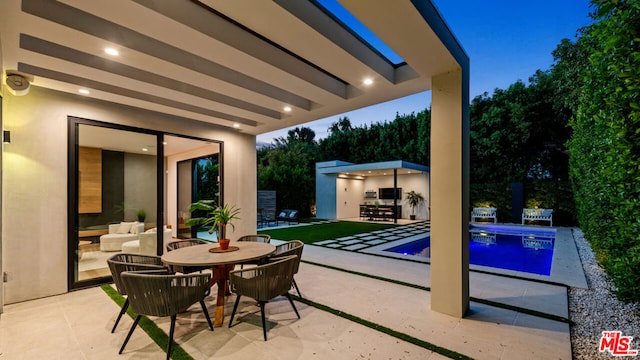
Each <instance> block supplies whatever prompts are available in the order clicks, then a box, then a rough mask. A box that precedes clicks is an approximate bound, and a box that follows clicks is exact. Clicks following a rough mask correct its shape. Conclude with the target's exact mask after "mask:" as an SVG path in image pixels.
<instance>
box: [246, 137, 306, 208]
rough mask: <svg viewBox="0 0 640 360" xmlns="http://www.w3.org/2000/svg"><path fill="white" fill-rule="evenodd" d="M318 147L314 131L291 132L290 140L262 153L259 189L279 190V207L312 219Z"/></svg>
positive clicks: (277, 143)
mask: <svg viewBox="0 0 640 360" xmlns="http://www.w3.org/2000/svg"><path fill="white" fill-rule="evenodd" d="M316 161H317V144H316V142H315V133H314V132H313V130H311V129H310V128H295V129H293V130H289V132H288V136H287V138H286V139H285V138H278V139H276V145H275V146H272V147H267V148H263V149H260V150H258V189H259V190H275V191H276V201H277V204H278V207H279V208H287V209H298V210H299V211H300V213H301V214H302V216H309V215H310V210H311V206H312V205H314V204H315V200H314V199H315V163H316Z"/></svg>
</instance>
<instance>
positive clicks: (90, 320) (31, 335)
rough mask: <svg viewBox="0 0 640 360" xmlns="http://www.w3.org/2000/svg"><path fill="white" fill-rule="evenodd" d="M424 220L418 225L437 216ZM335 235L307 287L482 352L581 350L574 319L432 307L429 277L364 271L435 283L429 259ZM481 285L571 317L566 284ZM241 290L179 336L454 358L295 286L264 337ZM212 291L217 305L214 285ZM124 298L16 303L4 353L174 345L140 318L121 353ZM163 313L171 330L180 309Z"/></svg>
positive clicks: (210, 346) (489, 280)
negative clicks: (220, 319)
mask: <svg viewBox="0 0 640 360" xmlns="http://www.w3.org/2000/svg"><path fill="white" fill-rule="evenodd" d="M424 225H425V224H422V226H420V225H415V226H413V227H418V226H419V227H421V228H423V229H425V228H427V227H426V226H424ZM273 242H274V243H276V244H277V243H278V241H277V239H274V240H273ZM332 245H333V246H343V245H342V244H341V243H340V242H339V241H336V242H335V243H331V244H326V245H325V246H313V245H307V246H305V249H304V252H303V260H304V261H303V263H302V264H301V266H300V272H299V273H298V274H297V275H296V282H297V283H298V285H299V287H300V290H301V292H302V295H303V296H304V297H305V298H306V299H309V300H311V301H314V302H316V303H319V304H322V305H325V306H329V307H331V308H334V309H336V310H340V311H343V312H344V313H347V314H351V315H354V316H357V317H360V318H362V319H365V320H368V321H370V322H372V323H375V324H379V325H381V326H384V327H387V328H390V329H392V330H394V331H398V332H400V333H403V334H406V335H409V336H412V337H414V338H416V339H419V340H421V341H426V342H429V343H431V344H434V345H437V346H440V347H443V348H445V349H449V350H453V351H456V352H458V353H461V354H464V355H466V356H470V357H473V358H476V359H512V358H518V359H520V360H526V359H543V358H544V359H571V344H570V334H569V325H568V324H566V323H564V322H562V321H556V320H550V319H547V318H543V317H539V316H532V315H529V314H526V313H523V312H519V311H515V310H512V309H505V308H501V307H496V306H490V305H487V304H485V303H482V302H477V301H472V302H471V309H470V312H469V314H468V315H467V316H466V317H465V318H463V319H457V318H453V317H450V316H447V315H443V314H440V313H436V312H433V311H431V310H430V295H431V293H430V292H428V291H425V290H424V289H420V288H415V287H411V286H405V285H402V284H396V283H391V282H388V281H383V280H380V279H376V278H371V277H367V276H362V275H358V274H357V273H363V274H369V275H373V276H378V277H381V278H386V279H394V280H400V281H402V282H404V283H409V284H415V285H418V286H422V287H428V286H430V276H429V271H430V266H429V265H428V264H425V263H419V262H409V261H403V260H399V259H393V258H386V257H380V256H374V255H370V254H366V253H361V252H354V251H337V250H335V249H331V248H330V246H332ZM368 245H369V244H367V246H368ZM320 265H327V266H331V267H332V268H327V267H325V266H320ZM337 269H343V270H346V271H340V270H337ZM347 271H350V272H347ZM354 272H357V273H354ZM470 292H471V296H472V297H473V298H476V299H482V300H489V301H494V302H497V303H501V304H505V305H510V306H516V307H521V308H526V309H531V310H535V311H540V312H543V313H546V314H551V315H557V316H560V317H568V313H567V312H568V310H567V309H568V306H567V301H568V298H567V288H566V287H564V286H558V285H551V284H546V283H540V282H536V281H528V280H525V279H517V278H510V277H503V276H499V275H493V274H486V273H477V272H471V273H470ZM212 293H213V294H215V291H212ZM233 301H235V296H234V295H231V296H230V297H228V298H227V299H226V304H227V306H226V308H225V310H226V317H225V326H223V327H221V328H216V329H215V331H214V332H211V331H209V330H208V329H207V327H206V322H205V320H204V317H203V315H202V312H201V311H200V309H199V307H198V306H194V307H192V308H190V309H189V311H188V312H187V313H184V314H181V315H180V316H179V317H178V324H177V326H176V341H177V342H178V343H179V344H180V345H181V346H182V347H183V348H184V349H185V350H186V351H187V352H188V353H189V354H190V355H192V356H193V357H194V358H195V359H209V358H216V359H248V358H251V359H256V360H259V359H311V358H315V359H332V360H334V359H360V358H363V359H444V358H446V357H444V356H442V355H440V354H437V353H434V352H432V351H430V350H427V349H425V348H423V347H420V346H417V345H414V344H412V343H409V342H406V341H404V340H400V339H398V338H395V337H392V336H390V335H387V334H385V333H383V332H380V331H376V330H373V329H371V328H368V327H365V326H363V325H360V324H358V323H355V322H353V321H350V320H347V319H345V318H342V317H338V316H335V315H332V314H330V313H328V312H325V311H322V310H319V309H317V308H315V307H312V306H309V305H307V304H305V303H301V302H297V303H296V306H297V307H298V310H299V311H300V315H301V319H297V318H296V317H295V314H294V313H293V311H292V310H291V308H290V305H289V304H288V302H287V301H286V299H284V298H278V299H276V300H275V301H273V302H271V303H269V304H268V305H267V307H266V313H267V317H268V328H269V330H268V331H269V332H268V336H269V340H268V341H267V342H264V341H263V339H262V329H261V325H260V315H259V310H258V307H256V306H255V302H253V301H252V300H251V299H249V298H243V300H242V301H241V305H240V308H239V309H240V310H239V311H240V314H239V315H238V316H237V319H239V320H236V321H234V326H233V327H232V328H231V329H229V328H227V325H228V319H229V315H230V312H231V309H232V307H233ZM206 302H207V306H208V308H209V310H210V313H213V311H214V306H215V297H214V296H209V297H207V299H206ZM118 310H119V308H118V306H117V305H116V304H115V303H114V302H113V301H112V300H111V299H109V298H108V297H107V295H106V294H104V292H103V291H102V290H101V289H100V288H90V289H85V290H80V291H74V292H71V293H67V294H63V295H59V296H53V297H48V298H44V299H37V300H33V301H28V302H24V303H17V304H10V305H5V308H4V311H5V313H4V314H2V315H1V316H0V360H4V359H18V358H19V359H42V358H47V359H68V358H74V359H76V358H77V359H111V358H118V359H134V358H135V359H140V358H142V359H160V358H164V352H163V350H162V349H160V348H159V347H158V346H157V345H155V344H154V343H153V342H152V341H151V340H150V339H149V337H148V336H147V335H146V334H145V333H144V332H143V331H141V330H140V329H137V330H136V332H135V333H134V335H133V337H132V339H131V341H130V343H129V344H128V345H127V349H126V350H125V352H124V354H123V355H120V356H118V355H117V352H118V349H119V347H120V345H121V344H122V341H123V339H124V337H125V336H126V332H127V331H128V328H129V327H130V326H131V323H132V319H131V318H129V317H126V316H125V317H124V318H123V320H122V321H121V324H120V325H119V326H118V329H117V330H116V333H115V334H111V333H110V329H111V326H112V325H113V322H114V321H115V317H116V315H117V312H118ZM155 322H156V323H157V324H158V326H160V327H161V328H162V329H164V330H165V331H167V332H168V327H169V319H167V318H162V319H155Z"/></svg>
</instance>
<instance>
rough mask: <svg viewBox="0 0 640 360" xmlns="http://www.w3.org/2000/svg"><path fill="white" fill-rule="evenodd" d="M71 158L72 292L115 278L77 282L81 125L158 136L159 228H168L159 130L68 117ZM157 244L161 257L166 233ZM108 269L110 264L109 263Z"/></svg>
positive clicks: (69, 236) (69, 252) (69, 240)
mask: <svg viewBox="0 0 640 360" xmlns="http://www.w3.org/2000/svg"><path fill="white" fill-rule="evenodd" d="M67 120H68V127H67V130H68V137H67V143H68V151H67V154H68V158H67V171H68V173H67V199H68V200H67V288H68V290H69V291H71V290H76V289H82V288H86V287H91V286H96V285H99V284H104V283H108V282H111V281H112V279H111V276H102V277H96V278H92V279H87V280H82V281H76V273H77V267H78V260H79V259H78V252H77V249H78V240H79V237H78V235H79V233H78V222H79V221H78V220H79V216H78V202H79V196H78V190H79V189H78V183H79V176H78V174H79V172H78V140H79V138H78V136H79V134H78V126H79V125H90V126H98V127H104V128H110V129H115V130H124V131H131V132H137V133H143V134H148V135H154V136H155V137H156V149H157V153H156V184H157V185H156V188H157V190H156V198H157V201H156V228H157V229H162V228H163V225H164V217H165V216H164V202H165V199H164V197H165V195H164V171H165V170H164V146H163V137H164V133H163V132H160V131H155V130H149V129H143V128H136V127H132V126H126V125H119V124H113V123H106V122H101V121H96V120H89V119H83V118H79V117H75V116H68V117H67ZM156 234H157V238H156V241H157V242H158V245H159V246H158V247H157V248H158V255H160V254H161V253H162V247H163V231H157V232H156ZM105 266H106V264H105Z"/></svg>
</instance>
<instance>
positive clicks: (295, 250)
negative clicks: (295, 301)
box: [269, 240, 304, 297]
mask: <svg viewBox="0 0 640 360" xmlns="http://www.w3.org/2000/svg"><path fill="white" fill-rule="evenodd" d="M303 248H304V243H303V242H302V241H300V240H291V241H287V242H285V243H282V244H280V245H277V246H276V251H275V252H274V253H273V254H271V256H270V257H269V262H272V261H274V260H277V259H279V258H281V257H284V256H290V255H297V256H298V260H297V262H296V266H295V269H294V272H293V274H294V275H295V274H297V273H298V270H299V269H300V259H302V249H303ZM292 280H293V281H292V283H293V286H294V287H295V288H296V291H297V292H298V296H299V297H302V295H301V294H300V289H298V284H297V283H296V279H295V278H293V279H292Z"/></svg>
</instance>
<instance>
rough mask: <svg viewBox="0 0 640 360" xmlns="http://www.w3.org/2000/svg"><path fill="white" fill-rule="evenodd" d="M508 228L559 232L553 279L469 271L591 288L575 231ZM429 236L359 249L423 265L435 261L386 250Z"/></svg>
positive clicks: (472, 267)
mask: <svg viewBox="0 0 640 360" xmlns="http://www.w3.org/2000/svg"><path fill="white" fill-rule="evenodd" d="M498 225H499V224H498ZM505 227H508V228H517V229H519V230H522V229H531V230H532V231H534V230H538V231H547V232H548V231H549V230H550V229H551V230H552V231H553V230H555V233H556V240H555V248H554V251H553V259H552V265H551V275H549V276H545V275H537V274H532V273H526V272H521V271H514V270H505V269H499V268H493V267H488V266H480V265H473V264H470V265H469V270H472V271H480V272H484V273H488V274H494V275H505V276H510V277H517V278H523V279H529V280H537V281H543V282H550V283H559V284H564V285H566V286H570V287H578V288H585V289H586V288H588V287H589V286H588V283H587V279H586V276H585V275H584V271H583V269H582V262H581V261H580V256H579V255H578V249H577V247H576V244H575V240H574V238H573V230H572V229H571V228H566V227H552V228H549V227H546V228H544V227H540V226H535V225H518V224H505ZM429 234H430V232H427V233H423V234H418V235H413V236H409V237H406V238H403V239H398V240H395V241H390V242H386V243H384V244H380V245H376V246H372V247H369V248H366V249H362V250H358V251H357V252H360V253H364V254H370V255H379V256H384V257H391V258H397V259H402V260H410V261H415V262H421V263H430V261H431V259H430V258H426V257H422V256H416V255H403V254H398V253H393V252H389V251H385V249H389V248H392V247H394V246H398V245H402V244H406V243H410V242H412V241H415V240H418V239H421V238H423V237H425V236H426V235H429Z"/></svg>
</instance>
